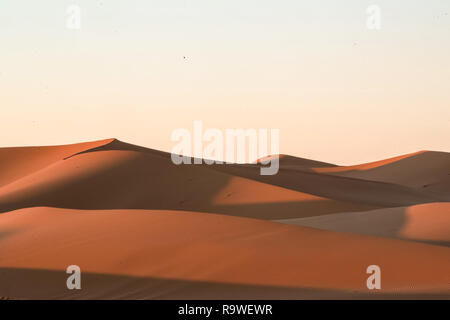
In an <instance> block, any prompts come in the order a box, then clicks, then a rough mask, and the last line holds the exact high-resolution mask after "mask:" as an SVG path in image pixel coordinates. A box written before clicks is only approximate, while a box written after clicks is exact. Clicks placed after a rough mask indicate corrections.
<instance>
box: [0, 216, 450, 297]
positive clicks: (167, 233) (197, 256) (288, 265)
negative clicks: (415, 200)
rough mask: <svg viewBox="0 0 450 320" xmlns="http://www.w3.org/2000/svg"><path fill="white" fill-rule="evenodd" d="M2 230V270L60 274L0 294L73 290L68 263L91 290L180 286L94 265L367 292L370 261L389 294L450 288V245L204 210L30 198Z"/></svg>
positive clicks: (149, 274)
mask: <svg viewBox="0 0 450 320" xmlns="http://www.w3.org/2000/svg"><path fill="white" fill-rule="evenodd" d="M43 222H45V223H43ZM0 230H1V232H2V238H1V241H0V252H1V253H2V259H1V261H0V268H1V269H2V270H11V269H18V270H30V274H33V270H37V271H39V270H42V271H46V270H47V271H56V272H59V273H60V275H61V277H62V281H61V282H60V283H59V287H50V288H47V287H44V288H38V287H34V288H33V289H31V288H30V290H29V291H27V290H25V289H24V288H21V287H20V286H19V287H15V286H14V285H13V282H11V281H12V280H11V279H4V280H3V281H1V282H0V295H2V296H11V297H14V296H21V297H33V298H48V297H51V298H60V297H64V298H70V294H69V293H68V292H67V290H66V289H65V281H64V278H65V276H66V275H65V273H64V271H65V269H66V267H67V266H68V265H72V264H76V265H79V266H80V267H81V268H82V270H83V271H84V272H86V273H88V274H90V277H89V281H86V282H84V283H83V285H84V288H83V290H82V291H83V295H84V297H85V298H87V297H90V296H91V295H92V296H93V297H95V296H96V295H102V296H103V297H106V298H114V297H121V298H127V292H130V294H131V296H133V297H136V294H137V293H139V294H138V296H139V297H142V298H145V297H154V298H157V297H158V295H159V294H162V293H165V296H166V297H167V296H169V297H170V296H171V295H174V296H176V295H177V294H178V292H177V291H178V288H177V287H176V286H175V287H173V288H172V292H171V293H170V292H167V290H165V289H167V288H164V286H162V287H158V286H157V287H145V290H143V288H141V287H140V284H139V281H136V279H134V280H130V281H128V282H127V281H125V282H119V283H114V282H112V283H110V282H108V281H105V280H102V278H101V277H99V278H98V279H96V277H95V276H92V275H93V274H101V275H116V276H126V277H134V278H136V277H137V278H152V279H162V280H171V281H189V282H194V283H195V282H200V283H202V284H203V285H204V286H205V283H206V286H205V287H204V290H205V291H207V290H208V285H207V284H208V283H210V284H212V285H213V286H214V285H217V284H218V283H219V284H228V285H242V286H244V287H245V286H265V287H267V288H268V290H269V292H267V295H268V296H270V287H275V290H274V294H275V293H279V291H277V289H276V288H280V287H281V288H290V289H293V292H294V293H295V292H297V294H298V296H302V295H304V294H305V292H308V290H318V291H319V292H320V291H323V293H324V294H325V293H327V294H328V295H331V296H333V295H334V297H339V296H340V294H342V295H344V296H345V295H353V296H355V297H357V296H358V295H360V296H364V295H367V294H368V290H367V288H366V278H367V274H366V273H365V271H366V268H367V266H368V265H371V264H377V265H380V266H381V268H382V270H383V290H382V293H385V294H415V293H432V294H436V295H439V294H440V295H445V294H448V289H449V288H448V283H449V281H450V275H449V273H448V270H449V269H450V248H445V247H438V246H430V245H425V244H420V243H412V242H405V241H400V240H391V239H382V238H376V237H368V236H359V235H350V234H344V233H335V232H330V231H321V230H317V229H311V228H306V227H299V226H289V225H283V224H279V223H275V222H266V221H260V220H254V219H245V218H237V217H229V216H223V215H215V214H207V213H193V212H181V211H177V212H173V211H133V210H127V211H76V210H63V209H55V208H31V209H22V210H18V211H14V212H9V213H5V214H2V215H0ZM4 272H6V271H4ZM9 272H10V271H9ZM35 274H39V273H38V272H35ZM28 276H30V275H28ZM50 283H53V284H54V285H56V283H55V281H54V280H52V281H50ZM118 286H121V287H122V288H125V289H126V290H119V288H118ZM91 288H95V290H94V289H91ZM184 292H185V293H184V294H186V297H190V293H189V290H185V291H184ZM330 292H333V294H330ZM294 293H291V296H292V295H295V294H294ZM382 293H381V294H382ZM27 294H28V296H27ZM133 294H134V295H133ZM223 294H226V292H223ZM282 297H283V296H278V298H282Z"/></svg>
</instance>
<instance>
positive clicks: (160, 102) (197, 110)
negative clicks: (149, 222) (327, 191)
mask: <svg viewBox="0 0 450 320" xmlns="http://www.w3.org/2000/svg"><path fill="white" fill-rule="evenodd" d="M71 4H76V5H79V7H80V8H81V29H80V30H70V29H68V28H66V20H67V18H68V15H67V13H66V9H67V7H68V6H69V5H71ZM369 5H378V6H379V7H380V9H381V29H380V30H369V29H368V28H367V27H366V20H367V18H368V15H367V13H366V9H367V7H368V6H369ZM184 56H185V57H187V59H184V58H183V57H184ZM449 57H450V1H448V0H408V1H407V0H396V1H392V0H373V1H365V0H346V1H336V0H314V1H313V0H309V1H301V0H281V1H274V0H271V1H268V0H239V1H238V0H226V1H225V0H223V1H219V0H216V1H211V0H178V1H175V0H158V1H154V0H141V1H138V0H128V1H125V0H103V1H93V0H72V1H62V0H40V1H29V0H28V1H25V0H2V1H1V2H0V110H1V113H0V115H1V117H0V137H1V139H0V146H1V147H6V146H23V145H51V144H66V143H74V142H81V141H91V140H99V139H104V138H112V137H114V138H118V139H120V140H123V141H126V142H129V143H133V144H138V145H142V146H146V147H149V148H154V149H160V150H165V151H170V150H171V149H172V147H173V146H174V142H172V141H171V140H170V136H171V133H172V132H173V130H175V129H177V128H187V129H192V126H193V121H194V120H202V121H203V124H204V126H205V127H206V128H219V129H223V130H224V129H226V128H243V129H246V128H256V129H258V128H268V129H270V128H276V129H280V151H281V153H286V154H291V155H295V156H300V157H305V158H312V159H317V160H322V161H327V162H333V163H337V164H354V163H361V162H367V161H374V160H378V159H382V158H386V157H390V156H395V155H399V154H404V153H410V152H415V151H418V150H423V149H426V150H440V151H450V59H449Z"/></svg>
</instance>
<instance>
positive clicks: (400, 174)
mask: <svg viewBox="0 0 450 320" xmlns="http://www.w3.org/2000/svg"><path fill="white" fill-rule="evenodd" d="M314 170H315V171H316V172H320V173H328V174H334V175H340V176H345V177H352V178H358V179H364V180H371V181H382V182H390V183H395V184H401V185H404V186H409V187H415V188H420V189H427V190H432V189H428V188H427V187H428V186H429V185H431V184H439V183H440V182H441V181H443V180H445V181H448V177H449V176H450V153H448V152H431V151H422V152H417V153H413V154H410V155H405V156H400V157H396V158H392V159H388V160H384V161H378V162H373V163H368V164H363V165H357V166H349V167H328V168H326V167H318V168H315V169H314ZM447 185H448V184H447ZM446 200H450V197H449V194H447V197H446Z"/></svg>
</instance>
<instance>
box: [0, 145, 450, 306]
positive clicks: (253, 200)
mask: <svg viewBox="0 0 450 320" xmlns="http://www.w3.org/2000/svg"><path fill="white" fill-rule="evenodd" d="M275 156H279V157H280V171H279V173H278V174H277V175H275V176H260V175H259V166H260V164H259V163H255V164H245V165H211V166H209V165H205V164H203V165H180V166H176V165H174V164H173V163H172V162H171V160H170V154H167V153H165V152H161V151H157V150H152V149H147V148H143V147H139V146H135V145H131V144H127V143H124V142H121V141H119V140H116V139H108V140H101V141H95V142H89V143H81V144H73V145H67V146H52V147H18V148H3V149H0V169H1V170H0V297H5V298H11V299H30V298H31V299H135V298H137V299H172V298H177V299H197V298H208V299H211V298H212V299H216V298H217V299H218V298H231V299H235V298H240V299H253V298H272V299H287V298H289V299H311V298H312V299H333V298H337V299H353V298H364V299H366V298H367V299H372V298H375V299H378V298H389V299H396V298H411V299H415V298H440V299H449V298H450V246H449V244H450V202H449V201H450V193H449V190H450V180H449V173H450V154H449V153H444V152H418V153H415V154H411V155H405V156H399V157H396V158H393V159H388V160H383V161H378V162H374V163H370V164H363V165H355V166H350V167H341V166H337V165H333V164H329V163H326V162H321V161H315V160H309V159H302V158H296V157H292V156H287V155H275ZM69 265H78V266H80V268H81V270H82V290H68V289H67V287H66V279H67V277H68V275H67V274H66V272H65V270H66V268H67V267H68V266H69ZM369 265H379V266H380V267H381V270H382V289H381V290H375V291H371V290H368V288H367V287H366V279H367V277H368V276H369V275H368V274H366V268H367V267H368V266H369Z"/></svg>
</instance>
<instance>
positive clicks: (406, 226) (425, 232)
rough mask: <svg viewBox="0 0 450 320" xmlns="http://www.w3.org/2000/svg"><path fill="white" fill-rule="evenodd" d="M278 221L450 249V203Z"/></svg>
mask: <svg viewBox="0 0 450 320" xmlns="http://www.w3.org/2000/svg"><path fill="white" fill-rule="evenodd" d="M278 221H279V222H282V223H288V224H293V225H302V226H308V227H314V228H319V229H323V230H332V231H340V232H351V233H356V234H365V235H373V236H380V237H389V238H399V239H405V240H412V241H421V242H425V243H432V244H436V245H444V246H450V202H444V203H429V204H421V205H415V206H411V207H399V208H384V209H378V210H373V211H365V212H351V213H338V214H332V215H323V216H320V217H312V218H303V219H286V220H278Z"/></svg>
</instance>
